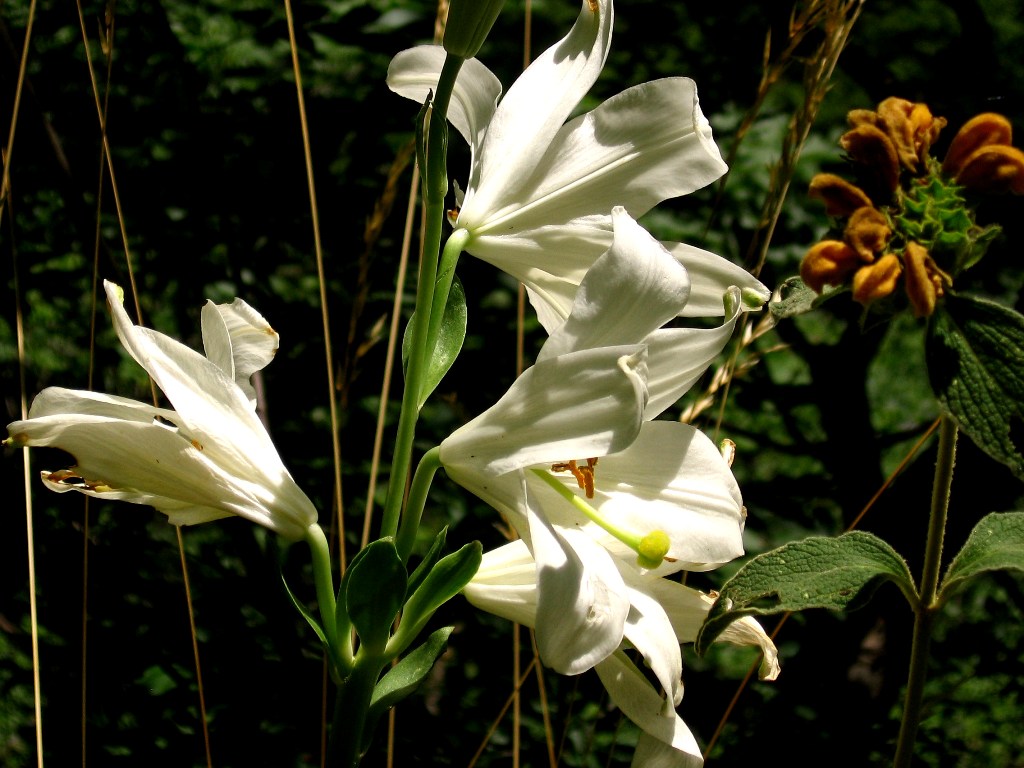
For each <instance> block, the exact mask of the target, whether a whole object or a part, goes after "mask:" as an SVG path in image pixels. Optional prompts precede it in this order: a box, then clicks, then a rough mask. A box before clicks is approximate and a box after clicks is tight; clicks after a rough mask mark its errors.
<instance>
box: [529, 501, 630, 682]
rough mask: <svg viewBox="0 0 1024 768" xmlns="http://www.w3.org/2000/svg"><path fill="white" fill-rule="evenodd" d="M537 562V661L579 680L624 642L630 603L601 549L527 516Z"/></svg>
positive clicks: (582, 537)
mask: <svg viewBox="0 0 1024 768" xmlns="http://www.w3.org/2000/svg"><path fill="white" fill-rule="evenodd" d="M530 535H531V538H532V539H533V554H534V557H535V558H536V561H537V624H536V631H537V648H538V651H539V652H540V657H541V660H542V661H543V662H544V663H545V664H546V665H548V666H549V667H551V668H552V669H554V670H556V671H557V672H561V673H562V674H564V675H577V674H580V673H581V672H585V671H587V670H588V669H590V668H592V667H593V666H594V665H595V664H597V663H599V662H601V661H603V660H604V659H606V658H607V657H608V656H609V654H611V653H612V652H613V651H614V650H615V649H616V648H618V647H619V643H620V642H621V641H622V633H623V628H624V626H625V621H626V616H627V614H628V612H629V598H628V596H627V594H626V590H625V585H624V584H623V581H622V576H621V575H620V574H619V571H618V569H617V568H616V567H615V563H614V562H612V559H611V557H610V556H609V555H608V552H607V551H605V549H604V548H602V547H601V546H599V545H598V544H596V543H595V542H594V541H593V540H592V539H590V538H589V537H588V536H587V535H586V534H583V533H580V532H579V531H576V530H572V529H556V528H555V527H554V526H552V525H551V524H550V523H548V522H547V521H546V520H544V519H543V518H541V517H540V516H538V515H536V514H530Z"/></svg>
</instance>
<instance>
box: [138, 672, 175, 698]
mask: <svg viewBox="0 0 1024 768" xmlns="http://www.w3.org/2000/svg"><path fill="white" fill-rule="evenodd" d="M135 682H136V683H138V684H139V685H141V686H143V687H144V688H148V689H149V692H150V693H151V694H152V695H153V696H163V695H164V694H165V693H167V692H168V691H172V690H174V689H175V688H177V687H178V684H177V683H176V682H174V678H173V677H171V676H170V675H169V674H167V673H166V672H165V671H164V670H163V668H162V667H159V666H156V665H154V666H152V667H148V668H147V669H146V671H145V672H143V673H142V676H141V677H140V678H139V679H138V680H136V681H135Z"/></svg>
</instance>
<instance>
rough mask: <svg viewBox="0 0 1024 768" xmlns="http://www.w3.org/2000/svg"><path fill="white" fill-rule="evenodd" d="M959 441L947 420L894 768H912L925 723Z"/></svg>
mask: <svg viewBox="0 0 1024 768" xmlns="http://www.w3.org/2000/svg"><path fill="white" fill-rule="evenodd" d="M956 437H957V427H956V422H954V421H953V420H952V419H951V418H949V417H948V416H943V417H942V423H941V425H940V426H939V455H938V458H937V459H936V462H935V481H934V483H933V485H932V508H931V515H930V517H929V520H928V540H927V542H926V544H925V552H924V567H923V569H922V571H921V595H920V599H919V600H918V602H917V605H916V606H914V638H913V645H912V646H911V650H910V673H909V675H908V676H907V694H906V698H905V699H904V703H903V720H902V722H901V723H900V735H899V741H898V742H897V745H896V757H895V759H894V760H893V768H910V764H911V761H912V760H913V758H914V740H915V738H916V737H917V726H918V724H919V723H920V722H921V710H922V702H923V700H924V683H925V679H926V678H927V675H928V651H929V647H930V645H931V637H932V627H933V626H934V624H935V617H936V615H937V611H938V605H937V603H936V600H935V595H936V591H937V589H938V584H939V567H940V566H941V564H942V539H943V537H944V536H945V533H946V512H947V510H948V509H949V489H950V485H951V484H952V482H953V466H954V464H955V463H956Z"/></svg>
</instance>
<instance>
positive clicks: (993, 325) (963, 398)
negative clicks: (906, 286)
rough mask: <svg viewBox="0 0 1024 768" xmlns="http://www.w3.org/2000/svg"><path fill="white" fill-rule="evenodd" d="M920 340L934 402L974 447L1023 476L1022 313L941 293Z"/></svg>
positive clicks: (1023, 366) (1023, 336) (1023, 330)
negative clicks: (947, 414)
mask: <svg viewBox="0 0 1024 768" xmlns="http://www.w3.org/2000/svg"><path fill="white" fill-rule="evenodd" d="M925 344H926V347H925V351H926V359H927V363H928V377H929V380H930V381H931V385H932V389H933V390H934V392H935V396H936V397H938V399H939V402H940V403H942V405H943V407H944V408H945V409H946V410H947V411H949V413H950V415H952V417H953V418H954V419H955V420H956V422H957V424H958V425H959V427H960V428H961V429H962V430H963V431H964V432H966V433H967V434H968V435H969V436H970V437H971V439H972V440H974V442H975V443H976V444H977V445H978V447H979V448H981V449H982V450H983V451H985V452H986V453H987V454H988V455H989V456H991V457H992V458H994V459H995V460H996V461H999V462H1002V463H1003V464H1006V465H1007V466H1008V467H1009V468H1010V470H1011V471H1012V472H1013V473H1014V474H1015V475H1016V476H1017V477H1018V478H1020V479H1022V480H1024V317H1022V316H1021V315H1020V314H1018V313H1017V312H1014V311H1012V310H1010V309H1006V308H1005V307H1002V306H1000V305H998V304H995V303H993V302H991V301H985V300H983V299H975V298H971V297H968V296H955V295H952V296H947V297H946V300H945V301H944V302H942V303H941V304H940V305H939V306H938V307H937V308H936V310H935V314H934V315H933V316H932V321H931V323H930V324H929V326H928V336H927V340H926V342H925Z"/></svg>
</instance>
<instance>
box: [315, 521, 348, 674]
mask: <svg viewBox="0 0 1024 768" xmlns="http://www.w3.org/2000/svg"><path fill="white" fill-rule="evenodd" d="M306 543H307V544H309V551H310V553H311V554H312V559H313V582H314V584H315V586H316V602H317V605H318V607H319V608H320V623H321V625H322V626H323V630H324V634H325V635H326V636H327V644H328V645H329V646H330V648H331V650H332V651H334V653H335V654H336V657H339V658H342V659H344V658H346V657H348V658H351V653H348V654H342V648H341V645H340V644H339V643H338V625H337V619H336V618H335V611H336V609H337V603H336V601H335V599H334V575H333V572H332V570H331V548H330V546H329V545H328V543H327V536H326V535H324V529H323V528H321V527H320V524H319V523H313V524H312V525H311V526H309V528H307V529H306ZM346 650H347V645H346ZM338 671H339V673H343V672H344V670H338Z"/></svg>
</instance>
